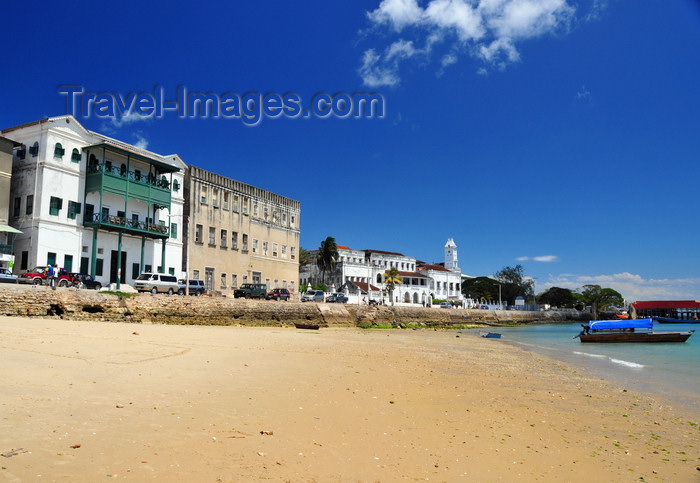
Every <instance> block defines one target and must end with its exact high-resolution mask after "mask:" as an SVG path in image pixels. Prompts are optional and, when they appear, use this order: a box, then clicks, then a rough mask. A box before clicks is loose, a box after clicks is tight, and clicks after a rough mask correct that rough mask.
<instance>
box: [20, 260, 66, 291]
mask: <svg viewBox="0 0 700 483" xmlns="http://www.w3.org/2000/svg"><path fill="white" fill-rule="evenodd" d="M46 268H47V267H46V265H43V266H38V267H34V268H32V269H31V270H29V271H27V272H24V273H20V274H19V275H17V282H18V283H33V284H34V285H42V284H44V283H46V284H48V281H46V279H47V278H48V277H49V276H48V272H47V271H46ZM70 285H72V281H71V277H70V274H69V273H68V270H66V269H65V268H59V269H58V286H59V287H69V286H70Z"/></svg>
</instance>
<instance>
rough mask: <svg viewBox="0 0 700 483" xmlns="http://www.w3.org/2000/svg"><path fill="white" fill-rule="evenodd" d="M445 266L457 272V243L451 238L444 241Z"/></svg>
mask: <svg viewBox="0 0 700 483" xmlns="http://www.w3.org/2000/svg"><path fill="white" fill-rule="evenodd" d="M445 268H446V269H448V270H452V271H453V272H459V271H460V269H459V261H458V260H457V245H456V244H455V241H454V240H453V239H452V238H448V239H447V243H445Z"/></svg>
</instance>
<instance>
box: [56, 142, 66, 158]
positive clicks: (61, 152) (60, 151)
mask: <svg viewBox="0 0 700 483" xmlns="http://www.w3.org/2000/svg"><path fill="white" fill-rule="evenodd" d="M64 154H66V150H65V149H63V146H61V143H56V146H54V148H53V157H54V158H62V157H63V155H64Z"/></svg>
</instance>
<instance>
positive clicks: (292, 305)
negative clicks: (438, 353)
mask: <svg viewBox="0 0 700 483" xmlns="http://www.w3.org/2000/svg"><path fill="white" fill-rule="evenodd" d="M0 315H6V316H20V317H60V318H63V319H68V320H96V321H105V322H133V323H144V324H146V323H154V324H181V325H185V324H187V325H250V326H292V325H294V324H295V323H307V324H318V325H320V326H322V327H355V326H373V325H375V326H381V325H405V326H409V325H410V326H414V325H424V326H451V325H455V326H458V325H463V326H467V325H509V324H517V323H528V322H534V321H550V322H559V321H561V322H564V321H567V320H579V319H581V318H582V316H581V314H578V313H560V312H521V311H500V310H457V309H455V310H447V309H439V308H423V307H390V306H380V307H375V306H372V307H368V306H357V305H349V304H317V303H300V302H276V301H265V300H244V299H233V298H229V297H221V296H203V297H179V296H169V295H151V294H139V295H134V296H129V297H125V296H124V297H122V296H118V295H114V294H109V293H102V292H95V291H94V290H76V289H74V288H59V289H57V290H55V291H54V290H50V289H49V288H48V287H44V286H40V287H37V286H24V285H9V284H8V285H0Z"/></svg>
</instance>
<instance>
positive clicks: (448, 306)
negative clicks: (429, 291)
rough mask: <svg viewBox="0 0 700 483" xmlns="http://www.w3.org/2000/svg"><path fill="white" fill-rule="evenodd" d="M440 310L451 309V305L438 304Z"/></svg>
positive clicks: (447, 303) (446, 303)
mask: <svg viewBox="0 0 700 483" xmlns="http://www.w3.org/2000/svg"><path fill="white" fill-rule="evenodd" d="M440 308H441V309H451V308H452V304H451V303H449V302H440Z"/></svg>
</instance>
